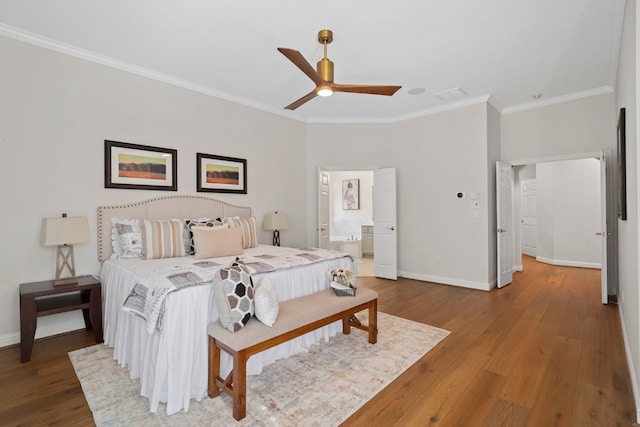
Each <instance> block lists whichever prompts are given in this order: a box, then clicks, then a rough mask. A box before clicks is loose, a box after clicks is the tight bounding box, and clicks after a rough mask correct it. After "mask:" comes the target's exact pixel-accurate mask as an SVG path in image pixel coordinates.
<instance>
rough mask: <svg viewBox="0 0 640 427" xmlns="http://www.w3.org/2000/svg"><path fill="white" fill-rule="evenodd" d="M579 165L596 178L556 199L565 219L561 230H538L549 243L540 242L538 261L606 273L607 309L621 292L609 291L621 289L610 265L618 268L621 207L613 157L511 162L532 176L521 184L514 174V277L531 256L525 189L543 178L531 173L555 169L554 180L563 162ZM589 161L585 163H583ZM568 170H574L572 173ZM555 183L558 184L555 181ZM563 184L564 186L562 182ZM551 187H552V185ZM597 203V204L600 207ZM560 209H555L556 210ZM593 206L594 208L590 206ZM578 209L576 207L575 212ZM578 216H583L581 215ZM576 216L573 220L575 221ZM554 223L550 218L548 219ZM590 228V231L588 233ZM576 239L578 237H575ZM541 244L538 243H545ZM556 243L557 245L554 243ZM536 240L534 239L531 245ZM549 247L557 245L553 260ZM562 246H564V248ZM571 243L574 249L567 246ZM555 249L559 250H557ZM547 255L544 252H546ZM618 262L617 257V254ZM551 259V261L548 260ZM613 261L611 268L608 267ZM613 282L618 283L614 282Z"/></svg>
mask: <svg viewBox="0 0 640 427" xmlns="http://www.w3.org/2000/svg"><path fill="white" fill-rule="evenodd" d="M571 161H576V162H575V163H572V164H573V165H574V166H575V165H579V164H582V166H584V165H587V166H586V167H587V168H590V172H589V173H590V175H588V178H586V179H585V178H584V175H583V176H582V178H578V180H579V182H577V183H574V184H573V186H572V187H566V186H565V188H563V189H561V190H559V191H558V192H557V193H559V194H556V195H555V199H552V202H551V205H552V206H555V209H556V210H558V211H559V212H560V217H561V218H560V219H557V218H555V217H552V218H553V221H556V223H555V224H556V225H557V226H556V229H554V227H553V224H552V226H551V227H548V226H547V227H546V231H545V232H541V231H540V230H538V233H537V236H540V239H542V238H544V239H545V240H546V243H545V242H542V241H536V242H535V245H536V255H535V256H536V258H537V259H538V260H539V261H540V260H542V261H544V262H547V263H550V264H555V265H567V266H576V267H588V268H600V269H601V293H602V303H603V304H606V303H607V301H608V295H609V294H614V293H615V291H613V292H612V291H611V288H613V286H608V285H609V283H611V284H613V283H615V278H616V275H615V271H612V270H610V269H609V268H608V265H615V263H613V264H611V263H610V262H611V260H612V259H613V257H612V256H611V255H612V253H613V252H612V246H615V242H614V241H613V239H612V238H611V237H612V233H611V232H608V230H609V231H611V228H610V224H611V223H612V221H611V218H612V216H611V213H610V212H609V211H610V208H609V207H610V206H614V205H615V204H612V203H611V195H612V191H611V188H610V187H611V186H612V183H611V177H610V176H608V174H607V171H606V169H607V167H606V166H607V163H608V162H609V163H610V162H611V159H610V156H609V155H606V153H605V152H604V151H603V152H600V153H585V154H577V155H570V156H559V157H552V158H544V159H537V160H530V161H519V162H511V165H512V166H513V167H514V169H515V170H516V171H518V170H520V171H524V170H525V168H529V173H522V174H520V178H521V179H520V180H519V179H518V176H517V175H518V174H517V173H516V174H514V185H513V191H514V197H513V199H514V203H513V219H514V223H515V224H516V225H517V226H516V227H514V229H513V230H514V239H513V252H514V257H513V260H514V262H513V265H514V271H522V269H523V263H522V255H523V253H524V254H525V255H526V251H525V250H524V249H523V246H524V240H525V237H524V236H523V235H524V233H525V232H526V231H525V230H526V227H521V226H522V224H523V221H524V220H525V218H526V217H527V215H526V214H523V210H524V208H525V207H524V206H523V205H524V204H521V200H522V197H521V188H522V186H521V184H522V183H524V182H526V181H528V180H531V179H536V178H539V177H537V176H536V174H535V173H534V174H533V175H532V174H531V173H530V171H531V168H532V167H533V168H534V170H535V168H537V167H539V165H544V166H543V168H544V167H546V168H550V170H551V174H552V176H553V173H554V172H556V171H557V170H561V169H558V168H560V166H559V165H561V163H562V162H569V163H571ZM580 161H584V162H582V163H581V162H580ZM567 170H569V171H570V170H571V168H568V169H567ZM548 172H549V169H547V171H546V172H545V173H546V174H547V175H545V176H546V177H547V178H548V176H549V175H548ZM568 173H569V172H566V171H563V170H561V172H560V173H558V176H559V177H561V178H562V179H564V180H565V181H566V179H567V174H568ZM551 182H553V181H551ZM560 182H562V180H560ZM547 184H548V183H547ZM535 190H536V204H537V205H538V206H536V208H537V211H538V213H539V212H540V206H539V203H538V202H539V201H540V194H541V191H545V190H544V189H541V185H540V182H539V180H537V179H536V187H535ZM589 198H590V199H591V202H586V203H587V205H586V206H588V207H584V206H585V205H584V204H583V205H582V206H583V207H582V208H580V204H581V203H585V202H584V200H588V199H589ZM594 200H595V202H594ZM554 203H555V205H554ZM589 203H590V204H589ZM574 205H575V206H574ZM547 206H549V201H547ZM573 208H576V209H578V210H577V211H576V210H575V209H574V211H573V214H571V209H573ZM563 209H564V210H567V211H569V214H568V215H566V216H565V217H564V218H562V214H564V213H565V212H564V210H563ZM576 212H577V213H576ZM538 213H537V214H536V226H538V227H540V226H542V227H543V228H544V224H541V223H540V221H541V218H539V215H538ZM571 215H573V217H572V216H571ZM547 218H548V215H547ZM578 226H582V227H583V229H582V230H581V232H580V234H579V235H576V234H575V232H576V229H577V228H578ZM584 227H586V230H585V229H584ZM571 233H574V234H573V235H572V234H571ZM540 239H538V240H540ZM554 239H555V240H554ZM530 241H531V240H530V239H529V242H530ZM549 242H551V247H552V251H551V254H552V256H550V257H549V256H545V254H548V253H549V252H548V249H549ZM558 242H559V243H558ZM567 242H569V243H567ZM545 244H546V245H547V252H545V251H544V250H542V248H541V246H543V245H545ZM554 245H555V246H554ZM568 249H572V250H573V251H574V252H575V253H578V254H579V255H578V256H577V258H572V257H571V256H567V253H569V252H568ZM541 250H542V252H541ZM594 254H596V255H594ZM613 255H614V256H615V253H613ZM545 258H546V259H545ZM608 260H609V262H607V261H608ZM611 278H613V280H612V279H611Z"/></svg>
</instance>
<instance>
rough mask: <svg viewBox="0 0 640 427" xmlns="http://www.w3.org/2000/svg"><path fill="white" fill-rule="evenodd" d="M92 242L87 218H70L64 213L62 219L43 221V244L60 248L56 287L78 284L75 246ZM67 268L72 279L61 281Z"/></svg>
mask: <svg viewBox="0 0 640 427" xmlns="http://www.w3.org/2000/svg"><path fill="white" fill-rule="evenodd" d="M90 241H91V235H90V233H89V222H88V221H87V217H85V216H75V217H68V216H67V214H66V213H63V214H62V217H59V218H44V219H43V220H42V243H43V244H44V245H45V246H58V252H57V256H56V278H55V280H54V281H53V285H54V286H61V285H75V284H77V283H78V280H77V279H76V264H75V259H74V257H73V245H74V244H75V243H88V242H90ZM65 267H67V268H68V269H69V273H70V274H71V277H67V278H62V279H61V278H60V276H61V275H62V272H63V270H64V268H65Z"/></svg>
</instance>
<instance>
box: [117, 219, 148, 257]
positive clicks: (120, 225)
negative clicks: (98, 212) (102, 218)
mask: <svg viewBox="0 0 640 427" xmlns="http://www.w3.org/2000/svg"><path fill="white" fill-rule="evenodd" d="M111 246H112V247H113V254H112V255H111V258H140V257H141V256H142V228H141V227H140V221H138V220H137V219H118V218H112V219H111Z"/></svg>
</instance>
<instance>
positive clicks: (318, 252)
mask: <svg viewBox="0 0 640 427" xmlns="http://www.w3.org/2000/svg"><path fill="white" fill-rule="evenodd" d="M341 257H344V253H341V252H335V251H327V250H323V249H293V248H292V249H291V251H289V252H287V253H285V254H279V255H273V254H267V253H265V254H258V255H254V256H240V257H238V258H236V262H237V263H238V264H240V265H243V266H245V267H246V269H247V270H248V273H249V274H250V275H253V274H257V273H266V272H269V271H275V270H282V269H288V268H292V267H298V266H302V265H307V264H311V263H315V262H318V261H323V260H331V259H336V258H341ZM223 267H225V266H224V265H222V264H219V263H217V262H215V261H211V260H203V261H198V262H195V263H193V264H189V265H180V266H175V267H170V268H167V269H164V270H160V271H153V272H151V273H148V274H146V275H144V276H143V277H142V278H141V279H140V281H139V282H138V283H137V284H136V285H135V287H134V288H133V290H132V291H131V293H130V294H129V296H128V297H127V299H126V301H125V303H124V305H123V310H125V311H129V312H131V313H133V314H136V315H138V316H140V317H142V318H143V319H145V321H146V324H147V333H149V334H152V333H154V331H156V330H157V331H161V330H162V319H163V312H164V301H165V299H166V297H167V295H168V294H169V293H171V292H174V291H177V290H180V289H183V288H186V287H190V286H199V285H208V284H213V286H215V285H216V283H215V279H216V272H218V270H220V269H221V268H223Z"/></svg>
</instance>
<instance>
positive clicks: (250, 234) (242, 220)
mask: <svg viewBox="0 0 640 427" xmlns="http://www.w3.org/2000/svg"><path fill="white" fill-rule="evenodd" d="M224 222H225V223H227V224H229V228H240V229H241V230H242V247H243V248H244V249H248V248H255V247H257V246H258V234H257V231H256V218H255V217H253V216H249V217H239V216H234V217H233V218H232V217H225V218H224Z"/></svg>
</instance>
